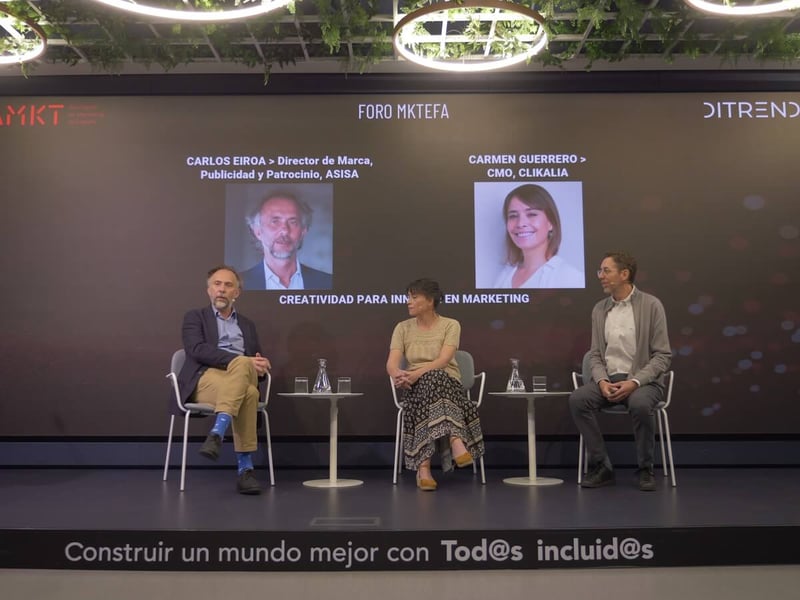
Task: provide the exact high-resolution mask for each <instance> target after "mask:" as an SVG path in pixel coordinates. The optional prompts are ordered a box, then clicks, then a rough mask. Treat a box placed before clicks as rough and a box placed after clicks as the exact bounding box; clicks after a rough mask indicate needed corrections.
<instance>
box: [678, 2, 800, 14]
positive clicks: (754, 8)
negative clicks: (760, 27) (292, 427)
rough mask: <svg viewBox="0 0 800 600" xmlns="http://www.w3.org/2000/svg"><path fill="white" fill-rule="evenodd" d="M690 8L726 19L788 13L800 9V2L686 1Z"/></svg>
mask: <svg viewBox="0 0 800 600" xmlns="http://www.w3.org/2000/svg"><path fill="white" fill-rule="evenodd" d="M685 1H686V3H687V4H688V5H689V6H692V7H693V8H696V9H697V10H702V11H703V12H707V13H711V14H714V15H723V16H726V17H761V16H766V15H775V14H776V13H788V12H790V11H793V10H797V9H798V8H800V0H774V1H772V2H764V3H763V4H733V3H729V2H727V1H726V0H720V1H719V2H709V0H685Z"/></svg>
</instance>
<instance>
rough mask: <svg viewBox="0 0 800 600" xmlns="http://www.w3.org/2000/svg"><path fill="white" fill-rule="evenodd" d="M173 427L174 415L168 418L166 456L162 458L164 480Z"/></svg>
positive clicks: (167, 468)
mask: <svg viewBox="0 0 800 600" xmlns="http://www.w3.org/2000/svg"><path fill="white" fill-rule="evenodd" d="M174 425H175V415H170V416H169V433H168V434H167V455H166V456H165V457H164V479H163V481H166V480H167V473H168V472H169V453H170V450H172V427H173V426H174Z"/></svg>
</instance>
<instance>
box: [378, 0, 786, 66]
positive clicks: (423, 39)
mask: <svg viewBox="0 0 800 600" xmlns="http://www.w3.org/2000/svg"><path fill="white" fill-rule="evenodd" d="M798 1H800V0H798ZM438 13H441V16H437V17H430V15H435V14H438ZM476 20H478V21H482V22H487V23H488V24H489V32H488V33H487V34H486V35H482V36H480V37H479V38H476V37H475V35H474V34H471V35H467V34H465V33H464V32H463V31H458V28H456V29H457V30H456V32H455V33H453V32H451V31H448V30H447V26H448V23H450V24H452V23H456V22H474V21H476ZM425 23H437V24H438V23H441V25H442V33H440V34H434V33H427V31H426V33H419V31H415V29H419V27H420V25H424V24H425ZM498 23H526V24H527V25H528V26H534V27H533V28H534V29H535V31H534V32H533V33H525V34H522V35H514V34H512V35H514V37H515V40H516V42H517V44H519V45H520V46H521V47H519V48H516V49H515V52H513V53H510V54H509V53H507V52H502V53H500V54H497V53H495V54H493V53H492V45H493V44H495V43H498V42H502V41H503V40H504V38H503V37H502V35H498V34H497V24H498ZM543 25H544V17H543V16H542V15H541V14H540V13H538V12H537V11H535V10H533V9H532V8H528V7H527V6H522V5H521V4H514V3H512V2H506V1H505V0H462V1H460V2H455V1H447V0H438V1H434V2H433V3H432V4H428V5H425V6H423V7H422V8H419V9H417V10H415V11H413V12H410V13H408V14H407V15H405V16H404V17H403V18H402V19H400V20H399V21H398V22H397V25H395V27H394V32H393V34H392V35H393V40H394V47H395V49H396V50H397V52H398V53H399V54H400V55H401V56H403V57H404V58H406V59H407V60H409V61H411V62H414V63H416V64H418V65H422V66H424V67H429V68H431V69H439V70H442V71H456V72H462V73H464V72H476V71H493V70H496V69H503V68H506V67H510V66H512V65H515V64H518V63H521V62H524V61H526V60H528V59H530V58H531V57H532V56H535V55H536V54H538V53H539V52H541V51H542V49H543V48H544V47H545V46H546V45H547V41H548V40H547V33H546V32H545V30H544V27H543ZM448 38H449V39H448ZM505 39H507V38H505ZM422 44H425V45H426V46H427V47H428V48H429V49H430V48H431V47H432V45H434V46H439V55H438V56H437V55H434V56H426V55H425V54H423V53H421V52H424V49H423V48H422V47H421V45H422ZM447 44H461V45H464V44H467V45H471V46H474V47H475V48H476V50H477V49H478V48H479V47H480V46H483V49H482V50H481V52H480V53H478V52H477V51H476V52H474V53H472V54H465V55H461V56H458V57H453V58H448V57H447V55H446V53H444V50H445V47H446V45H447ZM442 54H443V55H442Z"/></svg>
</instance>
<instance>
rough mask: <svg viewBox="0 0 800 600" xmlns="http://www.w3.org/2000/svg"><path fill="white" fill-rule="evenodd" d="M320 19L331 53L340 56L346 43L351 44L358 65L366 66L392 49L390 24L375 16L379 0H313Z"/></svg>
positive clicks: (323, 34)
mask: <svg viewBox="0 0 800 600" xmlns="http://www.w3.org/2000/svg"><path fill="white" fill-rule="evenodd" d="M312 5H313V7H314V8H315V9H316V11H317V15H318V16H319V20H320V32H321V36H322V42H323V43H324V44H325V46H326V47H327V49H328V52H329V53H330V54H331V55H332V56H338V55H339V54H340V52H341V49H342V45H343V44H352V43H354V42H355V44H356V46H355V47H354V48H353V57H354V59H355V60H356V63H357V64H356V65H355V66H356V67H358V69H359V70H360V71H363V70H364V69H365V68H366V67H367V66H369V65H370V64H373V63H375V62H377V61H378V60H380V59H381V58H385V57H386V56H387V54H389V53H390V49H391V40H390V39H389V35H388V32H387V28H386V27H384V26H382V25H381V24H380V23H378V22H377V21H375V20H374V17H375V15H377V14H378V0H312Z"/></svg>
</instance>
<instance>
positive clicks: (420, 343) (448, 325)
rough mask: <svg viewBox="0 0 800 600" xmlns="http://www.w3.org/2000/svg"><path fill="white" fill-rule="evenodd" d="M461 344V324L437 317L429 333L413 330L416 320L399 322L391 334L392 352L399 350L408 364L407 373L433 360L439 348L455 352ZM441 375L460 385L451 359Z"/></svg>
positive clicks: (456, 365) (437, 354) (458, 373)
mask: <svg viewBox="0 0 800 600" xmlns="http://www.w3.org/2000/svg"><path fill="white" fill-rule="evenodd" d="M460 340H461V324H460V323H459V322H458V321H456V320H455V319H448V318H447V317H442V316H440V317H439V318H438V319H437V320H436V323H435V324H434V326H433V327H432V328H431V329H429V330H422V329H420V328H419V327H418V326H417V320H416V319H406V320H405V321H400V322H399V323H398V324H397V326H395V328H394V332H393V333H392V342H391V345H390V348H391V349H392V350H400V352H402V353H403V356H405V359H406V362H407V363H408V370H409V371H413V370H414V369H418V368H419V367H420V366H421V365H422V364H424V363H428V362H431V361H433V360H436V359H437V358H438V357H439V354H440V353H441V351H442V346H453V347H454V348H455V349H456V350H458V344H459V342H460ZM445 372H447V374H448V375H450V376H451V377H455V378H456V379H458V380H459V381H461V373H460V372H459V370H458V364H457V363H456V358H455V355H453V358H452V359H451V360H450V363H449V364H448V365H447V366H446V367H445Z"/></svg>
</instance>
